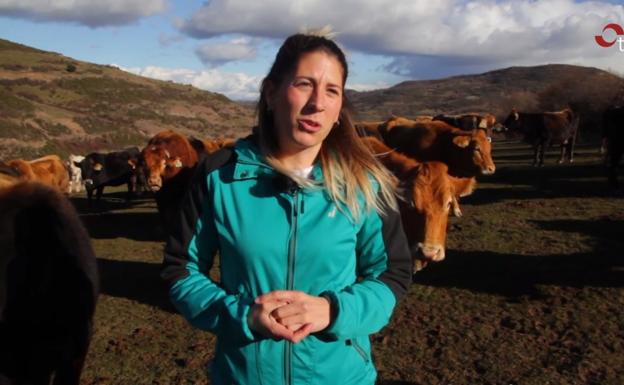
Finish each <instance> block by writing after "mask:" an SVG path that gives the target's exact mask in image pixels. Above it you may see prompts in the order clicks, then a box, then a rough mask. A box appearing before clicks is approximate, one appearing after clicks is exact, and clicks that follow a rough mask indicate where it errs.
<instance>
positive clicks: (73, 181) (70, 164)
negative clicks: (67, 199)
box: [65, 154, 85, 194]
mask: <svg viewBox="0 0 624 385" xmlns="http://www.w3.org/2000/svg"><path fill="white" fill-rule="evenodd" d="M84 158H85V157H84V156H82V155H73V154H71V155H70V156H69V160H68V161H67V162H66V163H65V165H66V167H67V171H68V172H69V187H68V188H67V193H68V194H71V193H73V192H76V193H79V192H81V191H82V170H81V169H80V167H78V166H76V164H79V163H80V162H82V161H83V160H84Z"/></svg>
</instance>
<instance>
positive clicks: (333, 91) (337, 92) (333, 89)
mask: <svg viewBox="0 0 624 385" xmlns="http://www.w3.org/2000/svg"><path fill="white" fill-rule="evenodd" d="M327 92H329V93H330V94H331V95H335V96H340V90H339V89H338V88H330V89H328V90H327Z"/></svg>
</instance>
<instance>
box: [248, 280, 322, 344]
mask: <svg viewBox="0 0 624 385" xmlns="http://www.w3.org/2000/svg"><path fill="white" fill-rule="evenodd" d="M255 302H256V304H257V305H268V306H269V307H271V305H269V304H275V303H279V304H281V305H279V306H273V309H272V310H271V312H270V314H269V317H270V318H271V319H272V320H273V321H274V322H277V323H278V324H280V325H281V326H283V327H285V328H286V329H287V330H288V331H289V332H291V333H292V336H291V337H290V338H288V337H284V338H285V339H287V340H289V341H292V342H294V343H297V342H299V341H301V340H302V339H304V338H305V337H306V336H308V335H309V334H310V333H315V332H318V331H321V330H323V329H325V328H326V327H327V326H329V322H330V320H331V318H330V314H331V305H330V303H329V301H328V300H327V299H326V298H324V297H316V296H312V295H308V294H306V293H304V292H301V291H290V290H276V291H272V292H270V293H267V294H263V295H261V296H259V297H258V298H256V300H255Z"/></svg>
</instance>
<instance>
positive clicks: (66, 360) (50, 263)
mask: <svg viewBox="0 0 624 385" xmlns="http://www.w3.org/2000/svg"><path fill="white" fill-rule="evenodd" d="M90 242H91V241H90V238H89V234H88V233H87V231H86V230H85V228H84V227H83V225H82V223H81V222H80V219H79V218H78V214H77V213H76V210H75V209H74V208H73V206H72V204H71V203H70V202H69V200H68V199H67V198H66V197H65V195H64V194H62V192H61V191H60V190H59V189H58V188H56V187H54V188H53V187H50V186H47V185H43V184H41V183H39V182H29V181H19V182H18V183H16V184H14V185H12V186H10V187H6V188H2V189H0V250H2V251H1V252H0V341H1V342H0V383H3V384H4V383H7V382H8V383H9V384H11V383H14V384H50V382H51V379H52V378H54V380H53V384H55V385H77V384H79V379H80V374H81V371H82V367H83V363H84V360H85V357H86V354H87V351H88V347H89V342H90V339H91V335H92V326H93V322H92V320H93V314H94V311H95V307H96V302H97V297H98V292H99V289H98V288H99V283H98V274H97V264H96V258H95V255H94V252H93V249H92V247H91V243H90Z"/></svg>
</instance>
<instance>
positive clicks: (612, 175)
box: [609, 151, 622, 189]
mask: <svg viewBox="0 0 624 385" xmlns="http://www.w3.org/2000/svg"><path fill="white" fill-rule="evenodd" d="M609 153H610V159H609V185H611V187H613V188H614V189H618V188H620V183H619V181H618V175H617V174H618V167H619V165H620V160H621V159H622V151H609Z"/></svg>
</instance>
